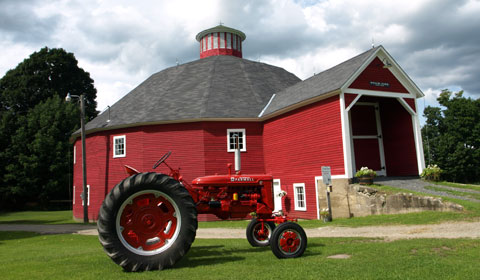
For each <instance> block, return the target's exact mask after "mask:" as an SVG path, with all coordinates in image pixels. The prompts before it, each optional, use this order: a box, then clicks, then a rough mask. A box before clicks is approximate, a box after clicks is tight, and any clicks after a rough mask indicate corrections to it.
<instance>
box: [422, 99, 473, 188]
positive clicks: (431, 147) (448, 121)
mask: <svg viewBox="0 0 480 280" xmlns="http://www.w3.org/2000/svg"><path fill="white" fill-rule="evenodd" d="M437 100H438V102H439V103H440V105H441V106H442V107H443V108H438V107H430V106H428V107H427V108H425V111H424V116H425V117H426V119H427V120H426V124H425V126H424V127H423V128H422V135H423V139H424V146H425V147H424V150H425V151H426V156H427V162H428V163H430V164H437V165H438V166H440V167H441V168H442V169H443V170H444V173H443V174H442V175H443V177H444V179H446V180H451V181H455V182H479V181H480V168H479V166H480V99H476V100H474V99H471V98H466V97H464V96H463V91H460V92H457V93H452V92H451V91H449V90H443V91H442V93H441V94H440V96H439V97H438V99H437Z"/></svg>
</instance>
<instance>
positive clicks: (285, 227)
mask: <svg viewBox="0 0 480 280" xmlns="http://www.w3.org/2000/svg"><path fill="white" fill-rule="evenodd" d="M270 247H271V249H272V252H273V254H274V255H275V256H277V258H279V259H285V258H297V257H300V256H301V255H303V253H304V252H305V249H306V248H307V235H306V234H305V231H304V230H303V228H302V227H301V226H300V225H298V224H296V223H292V222H286V223H282V224H280V225H278V226H277V228H275V230H274V231H273V233H272V238H271V239H270Z"/></svg>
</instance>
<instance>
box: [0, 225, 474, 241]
mask: <svg viewBox="0 0 480 280" xmlns="http://www.w3.org/2000/svg"><path fill="white" fill-rule="evenodd" d="M0 231H32V232H38V233H41V234H61V233H73V234H82V235H97V234H98V233H97V229H96V227H95V226H94V225H87V226H85V225H13V224H0ZM305 232H306V233H307V236H308V237H374V238H384V239H386V240H397V239H412V238H480V221H474V222H448V223H442V224H432V225H397V226H367V227H355V228H353V227H334V226H326V227H320V228H313V229H305ZM197 238H213V239H229V238H245V229H236V228H235V229H230V228H200V229H198V231H197Z"/></svg>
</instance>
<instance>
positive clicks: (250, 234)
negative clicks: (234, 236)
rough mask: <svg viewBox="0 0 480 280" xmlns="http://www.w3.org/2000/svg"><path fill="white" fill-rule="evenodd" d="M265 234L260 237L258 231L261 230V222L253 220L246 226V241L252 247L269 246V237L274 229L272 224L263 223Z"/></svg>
mask: <svg viewBox="0 0 480 280" xmlns="http://www.w3.org/2000/svg"><path fill="white" fill-rule="evenodd" d="M264 225H265V229H264V230H265V233H264V234H263V235H260V233H259V231H260V230H261V229H262V222H259V221H258V220H257V219H255V218H253V219H252V220H251V221H250V223H249V224H248V226H247V240H248V243H250V245H252V246H253V247H266V246H268V245H270V237H271V236H272V232H273V230H274V229H275V223H274V222H265V223H264Z"/></svg>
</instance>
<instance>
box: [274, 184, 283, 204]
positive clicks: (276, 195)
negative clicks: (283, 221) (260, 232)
mask: <svg viewBox="0 0 480 280" xmlns="http://www.w3.org/2000/svg"><path fill="white" fill-rule="evenodd" d="M281 191H282V185H281V184H280V179H273V204H274V206H275V209H274V210H273V211H275V212H278V211H280V210H282V197H281V196H280V195H279V194H280V192H281Z"/></svg>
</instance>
